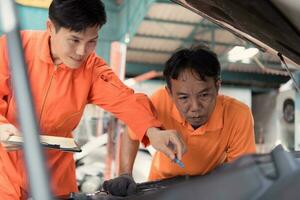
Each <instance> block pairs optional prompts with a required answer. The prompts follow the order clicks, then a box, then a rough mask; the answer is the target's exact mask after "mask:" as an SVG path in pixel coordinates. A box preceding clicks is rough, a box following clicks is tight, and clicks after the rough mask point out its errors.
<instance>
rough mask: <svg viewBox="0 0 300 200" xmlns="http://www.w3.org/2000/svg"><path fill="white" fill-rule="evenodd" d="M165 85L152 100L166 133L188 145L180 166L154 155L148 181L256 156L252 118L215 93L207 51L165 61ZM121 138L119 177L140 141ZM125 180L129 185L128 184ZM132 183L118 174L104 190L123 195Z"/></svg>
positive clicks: (214, 63) (216, 71) (216, 73)
mask: <svg viewBox="0 0 300 200" xmlns="http://www.w3.org/2000/svg"><path fill="white" fill-rule="evenodd" d="M164 76H165V78H166V81H167V87H166V88H162V89H160V90H158V91H157V92H155V93H154V94H153V96H152V97H151V101H152V103H153V105H154V107H155V109H156V110H157V112H158V118H159V120H160V121H161V122H162V123H163V127H164V128H165V129H173V130H176V131H178V132H179V133H180V134H181V136H182V138H183V140H184V142H185V143H186V145H187V152H186V153H185V154H184V155H183V157H182V160H181V161H182V163H183V164H184V166H185V167H184V168H181V167H180V166H179V165H178V164H176V163H175V162H172V161H171V160H170V159H169V158H168V157H166V156H165V155H164V154H162V153H161V152H156V154H155V155H154V158H153V161H152V166H151V171H150V175H149V180H160V179H164V178H169V177H173V176H177V175H186V174H189V175H203V174H206V173H208V172H210V171H211V170H213V169H214V168H216V167H217V166H219V165H221V164H222V163H225V162H230V161H232V160H234V159H236V158H238V157H239V156H242V155H244V154H249V153H254V152H255V142H254V125H253V117H252V114H251V111H250V109H249V107H248V106H246V105H245V104H243V103H241V102H239V101H238V100H236V99H233V98H231V97H227V96H223V95H220V94H219V88H220V85H221V81H220V63H219V61H218V59H217V56H216V54H215V53H213V52H211V51H210V50H209V49H207V48H206V47H202V46H195V47H192V48H190V49H181V50H179V51H177V52H176V53H174V54H173V55H172V56H171V58H170V59H169V60H168V61H167V62H166V65H165V69H164ZM131 138H132V139H133V140H131V139H130V138H129V137H128V136H127V135H124V140H123V144H122V150H121V153H122V155H121V156H120V157H121V166H120V174H124V175H123V176H125V177H126V176H130V175H131V173H132V167H133V162H134V158H135V155H136V153H137V150H138V146H139V142H138V141H136V140H137V139H138V138H137V137H136V136H135V134H133V133H132V132H131ZM126 181H131V182H127V183H126ZM133 184H134V180H133V179H128V178H127V179H123V178H122V175H121V176H120V177H118V178H116V179H113V180H110V181H107V182H106V183H105V188H106V190H107V191H109V192H111V193H113V194H115V195H121V196H122V195H125V192H124V189H123V188H122V186H124V185H133Z"/></svg>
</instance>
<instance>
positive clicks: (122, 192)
mask: <svg viewBox="0 0 300 200" xmlns="http://www.w3.org/2000/svg"><path fill="white" fill-rule="evenodd" d="M102 187H103V190H104V191H105V192H108V193H109V194H112V195H116V196H123V197H124V196H128V195H132V194H134V193H136V183H135V181H134V180H133V178H132V177H131V176H130V175H128V174H122V175H121V176H119V177H116V178H114V179H111V180H107V181H104V183H103V186H102Z"/></svg>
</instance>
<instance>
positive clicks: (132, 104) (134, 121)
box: [89, 61, 161, 145]
mask: <svg viewBox="0 0 300 200" xmlns="http://www.w3.org/2000/svg"><path fill="white" fill-rule="evenodd" d="M89 103H93V104H96V105H98V106H100V107H102V108H103V109H105V110H107V111H109V112H111V113H112V114H114V115H115V116H116V117H117V118H119V119H120V120H122V121H123V122H124V123H125V124H126V125H127V126H129V128H130V129H132V130H133V131H134V133H135V134H136V138H137V139H138V140H139V141H141V142H143V143H144V145H148V144H149V140H148V138H147V137H144V136H145V133H146V131H147V129H148V128H150V127H161V122H160V121H159V120H158V119H157V117H156V112H155V109H154V107H153V105H152V103H151V102H150V100H149V99H148V97H147V96H146V95H145V94H141V93H134V91H133V90H132V89H130V88H128V87H127V86H126V85H124V84H123V83H122V82H121V81H120V79H119V78H118V77H117V76H116V75H115V74H114V72H113V71H112V70H111V69H110V68H109V67H107V66H106V64H105V63H104V62H103V61H102V62H101V63H98V64H97V65H96V66H95V67H94V71H93V80H92V87H91V90H90V93H89Z"/></svg>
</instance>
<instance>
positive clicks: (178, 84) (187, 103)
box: [169, 69, 220, 129]
mask: <svg viewBox="0 0 300 200" xmlns="http://www.w3.org/2000/svg"><path fill="white" fill-rule="evenodd" d="M219 86H220V81H217V82H216V81H215V79H214V78H212V77H206V80H205V81H204V80H201V78H200V77H197V75H196V72H193V71H192V70H191V69H187V70H185V71H183V72H181V74H180V75H179V76H178V79H177V80H175V79H171V89H169V94H170V95H171V97H172V99H173V101H174V103H175V105H176V107H177V109H178V111H179V112H180V114H181V116H182V117H184V118H185V120H186V121H187V122H189V124H191V125H192V126H193V127H194V129H197V128H199V127H200V126H202V125H203V124H205V123H206V122H207V121H208V119H209V117H210V116H211V114H212V112H213V110H214V108H215V104H216V99H217V95H218V90H219Z"/></svg>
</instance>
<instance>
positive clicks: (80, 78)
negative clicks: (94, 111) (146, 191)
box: [0, 0, 184, 199]
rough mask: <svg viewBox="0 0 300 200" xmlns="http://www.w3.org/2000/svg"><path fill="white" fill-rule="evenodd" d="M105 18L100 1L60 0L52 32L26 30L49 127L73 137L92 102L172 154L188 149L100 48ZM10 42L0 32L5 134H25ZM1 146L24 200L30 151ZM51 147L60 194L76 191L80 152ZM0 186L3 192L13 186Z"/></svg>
mask: <svg viewBox="0 0 300 200" xmlns="http://www.w3.org/2000/svg"><path fill="white" fill-rule="evenodd" d="M105 23H106V14H105V9H104V6H103V3H102V2H101V1H100V0H88V1H87V0H53V2H52V3H51V5H50V8H49V20H48V21H47V31H23V32H21V39H22V44H23V48H24V54H25V61H26V64H27V67H28V76H29V81H30V83H31V90H32V95H33V100H34V105H35V111H36V116H37V119H38V123H39V125H40V130H41V133H42V134H45V135H52V136H61V137H72V134H71V132H72V130H74V129H75V127H76V126H77V125H78V123H79V120H80V118H81V116H82V113H83V110H84V107H85V105H86V104H96V105H99V106H101V107H102V108H104V109H105V110H107V111H109V112H112V113H113V114H114V115H116V117H118V118H119V119H121V120H122V121H124V122H125V123H126V124H127V125H128V126H129V127H130V128H131V129H132V130H134V132H135V133H136V134H137V135H136V137H137V138H139V140H140V141H143V142H145V143H149V142H150V143H151V144H152V145H153V146H155V147H156V148H157V149H159V150H160V151H162V152H164V153H166V154H167V155H168V156H169V157H170V158H171V159H172V158H174V157H175V153H177V154H179V156H181V155H182V154H183V152H184V143H183V142H182V141H181V139H180V137H179V135H178V134H177V132H176V131H173V130H170V131H162V130H160V129H159V128H160V127H161V122H160V121H159V120H158V119H157V117H156V116H155V111H154V109H153V106H152V104H151V102H150V100H149V99H148V98H147V97H146V95H144V94H135V93H134V92H133V90H131V89H130V88H128V87H126V86H125V85H124V84H123V83H122V82H121V81H120V80H119V79H118V78H117V77H116V75H115V74H114V73H113V72H112V70H111V69H110V68H109V67H108V66H107V65H106V63H105V61H104V60H103V59H101V58H100V57H98V56H97V55H96V54H95V53H94V50H95V47H96V44H97V40H98V37H99V36H98V32H99V30H100V28H101V27H102V25H104V24H105ZM6 43H7V41H6V37H5V36H3V37H0V137H1V141H5V140H6V139H7V138H8V137H9V136H10V135H19V134H20V132H19V125H18V123H17V113H16V106H15V95H14V94H13V92H12V87H11V76H10V72H9V61H8V55H7V54H8V51H7V48H6V46H7V45H6ZM158 139H159V140H158ZM168 143H172V144H174V145H175V146H176V147H177V148H176V151H172V149H170V148H169V147H168V146H167V144H168ZM3 144H5V143H3ZM1 151H2V153H1V160H0V164H1V165H0V167H1V168H3V169H5V170H6V171H5V172H3V173H5V174H9V175H10V176H11V177H14V178H11V180H10V178H9V176H7V179H8V180H7V181H8V182H10V183H11V184H12V187H10V189H11V191H13V190H14V191H15V192H16V193H17V194H16V196H18V197H19V198H20V199H25V198H26V196H27V195H28V183H27V177H26V174H25V170H24V161H23V159H22V158H23V156H22V151H21V150H17V151H10V152H8V153H6V152H5V151H4V152H3V148H2V147H1ZM6 154H8V155H7V156H6ZM46 154H47V155H46V156H47V162H48V167H49V169H50V173H51V186H52V190H53V192H54V193H55V195H57V196H60V195H66V194H69V193H71V192H76V191H77V190H78V189H77V185H76V180H75V164H74V160H73V155H72V154H71V153H66V152H61V151H58V150H46ZM32 156H34V155H32ZM9 166H13V167H9ZM7 170H8V171H7ZM1 173H2V170H1ZM3 184H5V180H3V179H2V180H0V185H3ZM0 192H1V193H2V194H0V196H1V197H2V196H4V195H10V193H11V192H9V191H5V190H0ZM5 192H7V194H4V193H5Z"/></svg>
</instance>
